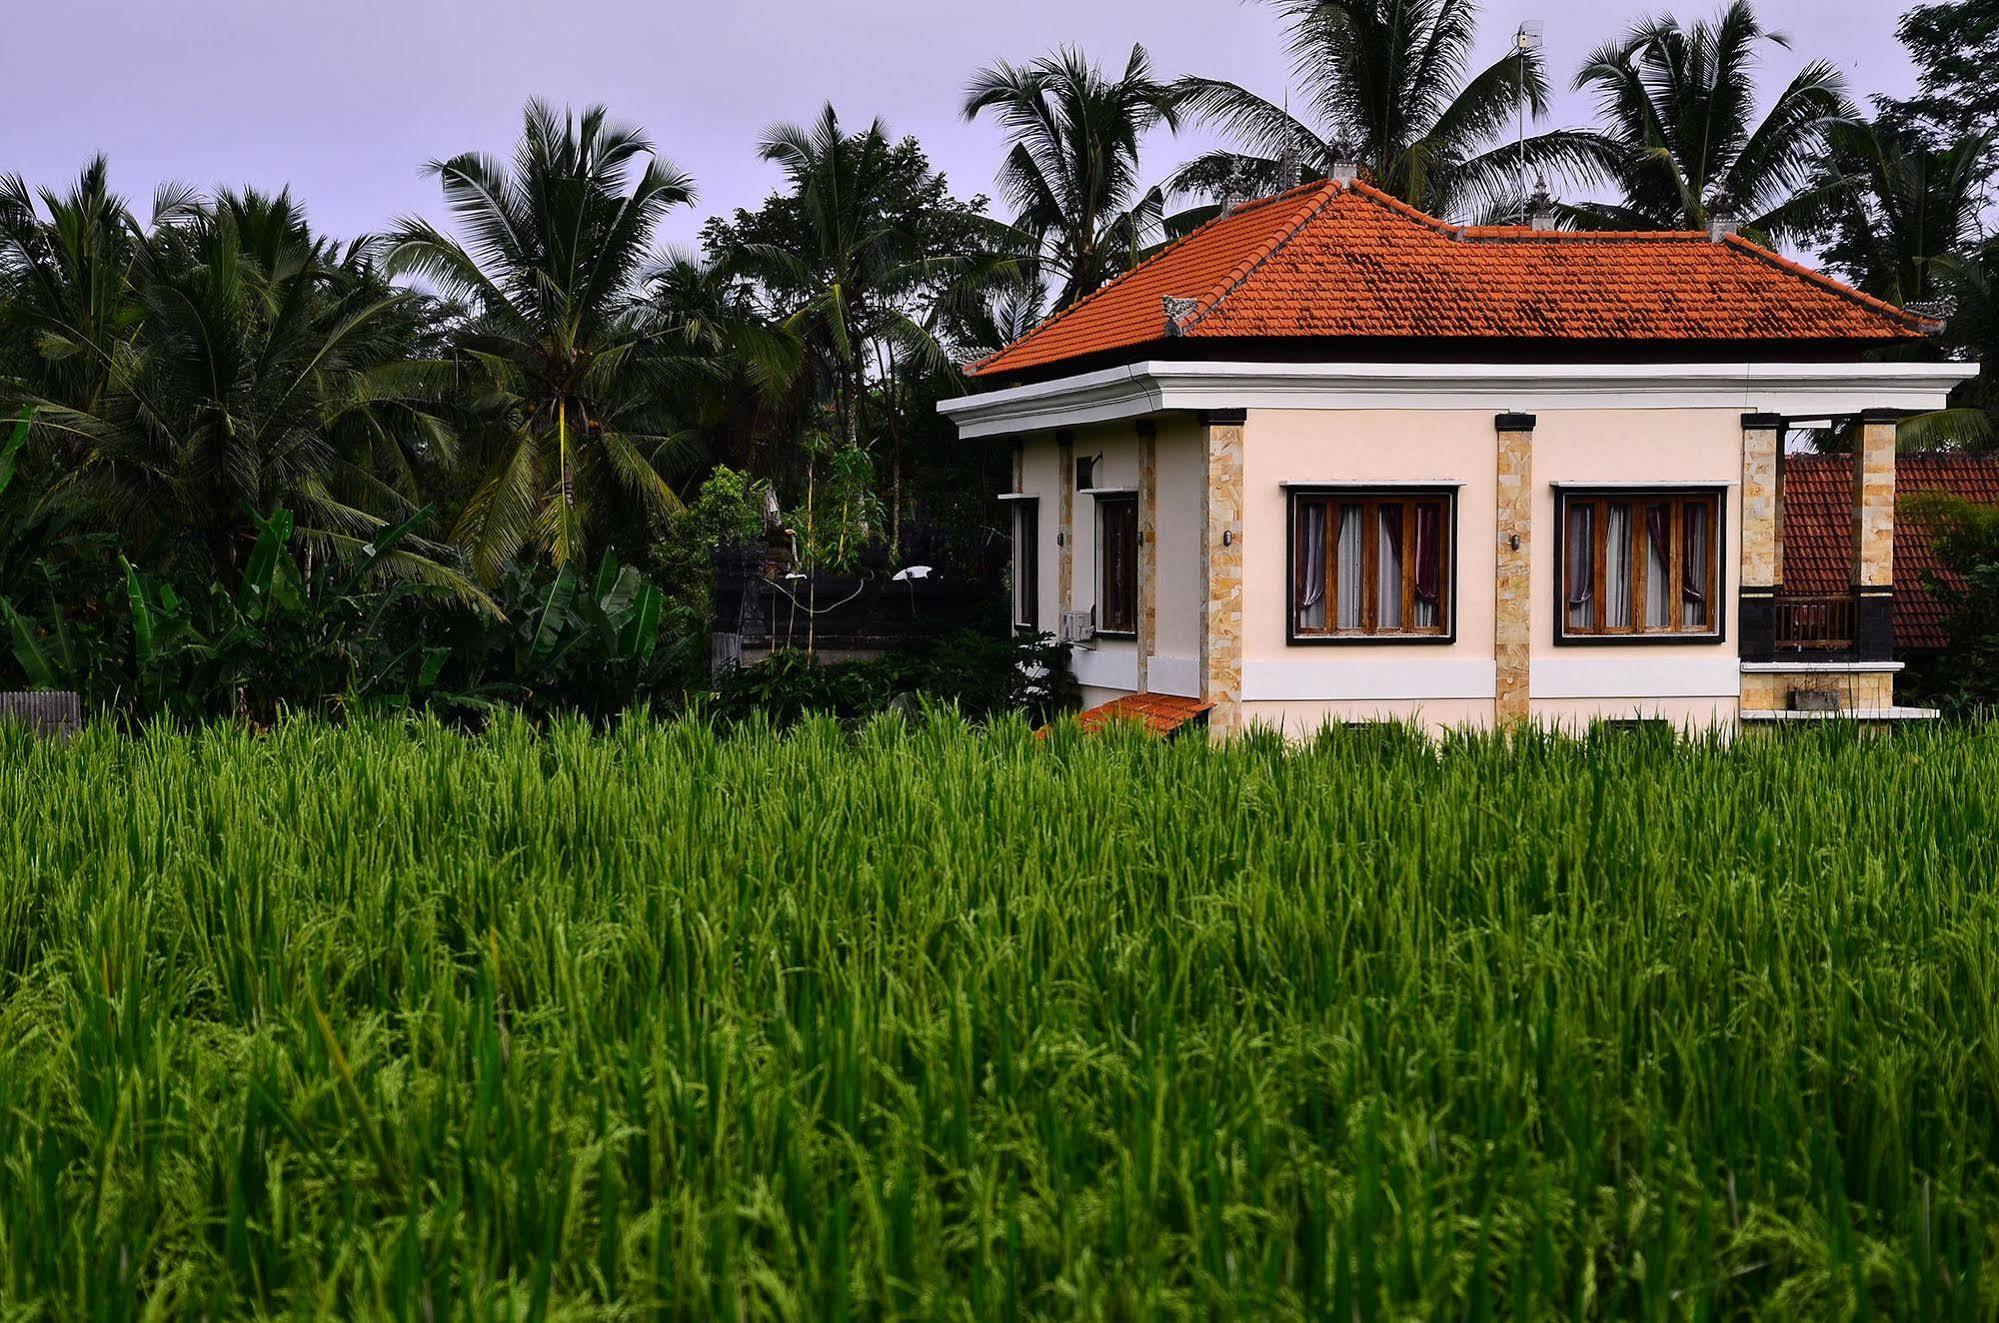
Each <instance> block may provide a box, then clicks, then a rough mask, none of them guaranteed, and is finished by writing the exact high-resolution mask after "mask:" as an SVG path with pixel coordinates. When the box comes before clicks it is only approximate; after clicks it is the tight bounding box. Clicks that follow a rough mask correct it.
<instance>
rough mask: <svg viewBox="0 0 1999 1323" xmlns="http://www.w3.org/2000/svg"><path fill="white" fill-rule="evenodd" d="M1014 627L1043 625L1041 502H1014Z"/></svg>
mask: <svg viewBox="0 0 1999 1323" xmlns="http://www.w3.org/2000/svg"><path fill="white" fill-rule="evenodd" d="M1011 504H1012V506H1013V627H1014V628H1015V629H1022V630H1028V631H1033V630H1037V629H1039V628H1040V627H1041V613H1040V611H1039V609H1038V607H1037V601H1038V599H1039V598H1040V596H1041V593H1040V588H1041V541H1040V538H1041V503H1040V502H1039V501H1013V502H1011Z"/></svg>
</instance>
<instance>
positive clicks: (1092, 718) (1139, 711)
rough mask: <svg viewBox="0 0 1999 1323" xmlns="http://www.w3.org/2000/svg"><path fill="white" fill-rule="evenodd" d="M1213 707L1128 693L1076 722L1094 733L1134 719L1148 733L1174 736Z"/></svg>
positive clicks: (1196, 701) (1083, 714) (1169, 696)
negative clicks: (1111, 725)
mask: <svg viewBox="0 0 1999 1323" xmlns="http://www.w3.org/2000/svg"><path fill="white" fill-rule="evenodd" d="M1213 706H1214V704H1212V703H1203V702H1202V701H1201V700H1200V699H1198V698H1176V697H1175V696H1173V695H1172V694H1126V695H1125V696H1124V697H1123V698H1114V699H1112V700H1111V701H1110V702H1108V703H1100V704H1098V705H1097V706H1096V707H1093V708H1090V709H1088V710H1087V711H1083V712H1079V713H1077V714H1076V724H1077V725H1078V726H1080V727H1082V728H1083V729H1084V730H1085V731H1091V732H1094V731H1099V730H1102V729H1103V728H1104V727H1106V726H1108V725H1110V724H1111V723H1112V722H1123V721H1130V722H1136V723H1138V724H1139V725H1141V726H1143V727H1145V729H1146V732H1147V733H1148V734H1151V735H1156V736H1158V737H1159V738H1161V739H1170V738H1171V737H1172V736H1174V735H1176V734H1178V733H1179V731H1180V729H1181V727H1183V726H1185V725H1187V724H1188V723H1189V722H1193V721H1197V720H1200V719H1201V718H1203V717H1205V716H1207V713H1208V709H1209V708H1211V707H1213ZM1044 733H1045V732H1044Z"/></svg>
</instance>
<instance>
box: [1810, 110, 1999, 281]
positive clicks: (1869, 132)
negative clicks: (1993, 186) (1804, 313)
mask: <svg viewBox="0 0 1999 1323" xmlns="http://www.w3.org/2000/svg"><path fill="white" fill-rule="evenodd" d="M1827 141H1828V148H1829V151H1828V153H1827V156H1826V160H1825V167H1824V179H1823V182H1822V184H1821V191H1822V192H1824V193H1825V195H1826V198H1827V201H1826V213H1827V214H1826V218H1825V220H1824V221H1823V222H1822V226H1823V228H1824V230H1825V231H1826V235H1825V238H1826V242H1824V243H1823V244H1822V245H1821V249H1820V251H1821V254H1822V256H1823V258H1824V260H1825V263H1826V265H1827V266H1828V267H1830V268H1831V269H1833V270H1835V271H1837V272H1839V273H1840V274H1842V275H1844V276H1846V277H1847V278H1849V279H1850V280H1852V281H1853V283H1854V284H1855V285H1857V286H1859V287H1860V288H1861V289H1863V290H1865V291H1866V292H1867V293H1869V294H1872V295H1875V296H1876V297H1877V298H1882V299H1886V300H1887V301H1888V302H1890V303H1893V304H1896V305H1898V306H1901V307H1907V306H1909V305H1910V304H1915V303H1921V302H1924V301H1927V300H1931V299H1936V298H1939V297H1942V296H1944V295H1946V294H1947V293H1948V290H1947V288H1946V286H1947V285H1948V284H1950V283H1951V280H1952V278H1953V272H1954V271H1955V269H1956V268H1957V266H1958V265H1959V262H1960V259H1962V258H1963V257H1964V256H1965V255H1966V254H1967V253H1969V252H1970V251H1971V249H1972V248H1974V247H1975V246H1976V245H1977V243H1978V240H1979V232H1978V231H1979V213H1980V211H1981V210H1983V208H1984V205H1985V196H1986V192H1985V185H1986V180H1985V174H1984V171H1983V168H1982V163H1983V162H1984V160H1985V159H1986V157H1987V155H1988V154H1989V152H1990V150H1991V145H1992V144H1991V140H1990V138H1988V137H1986V136H1984V135H1974V136H1970V137H1965V138H1961V139H1959V140H1957V141H1956V142H1953V143H1950V144H1948V145H1947V146H1941V147H1940V146H1936V145H1933V144H1932V143H1931V141H1930V139H1929V137H1928V135H1926V134H1925V133H1923V132H1922V131H1921V130H1919V129H1917V128H1916V127H1914V126H1912V125H1908V124H1905V123H1897V122H1894V121H1891V120H1890V119H1889V118H1887V117H1885V116H1884V117H1882V118H1880V119H1877V120H1875V121H1874V122H1872V123H1863V122H1858V121H1855V122H1851V123H1840V124H1835V125H1833V126H1832V127H1831V128H1830V130H1829V131H1828V134H1827Z"/></svg>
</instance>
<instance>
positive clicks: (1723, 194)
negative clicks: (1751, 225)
mask: <svg viewBox="0 0 1999 1323" xmlns="http://www.w3.org/2000/svg"><path fill="white" fill-rule="evenodd" d="M1707 217H1708V219H1707V237H1708V238H1710V239H1712V240H1714V241H1715V242H1716V243H1720V242H1721V241H1722V240H1724V239H1726V238H1728V237H1729V236H1730V235H1732V234H1739V233H1741V231H1742V220H1741V218H1740V217H1738V216H1737V215H1736V213H1735V196H1734V195H1733V194H1732V193H1730V192H1729V191H1728V185H1726V184H1723V185H1722V186H1721V187H1720V188H1717V189H1715V191H1714V196H1713V197H1712V198H1711V199H1710V200H1709V202H1708V206H1707Z"/></svg>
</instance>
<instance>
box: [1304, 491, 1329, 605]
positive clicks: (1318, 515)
mask: <svg viewBox="0 0 1999 1323" xmlns="http://www.w3.org/2000/svg"><path fill="white" fill-rule="evenodd" d="M1298 555H1299V557H1300V558H1301V559H1300V563H1299V566H1298V570H1299V574H1298V590H1299V591H1298V628H1300V629H1312V630H1319V629H1324V628H1325V627H1326V506H1325V503H1324V502H1322V501H1305V502H1302V503H1300V505H1299V506H1298Z"/></svg>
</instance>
